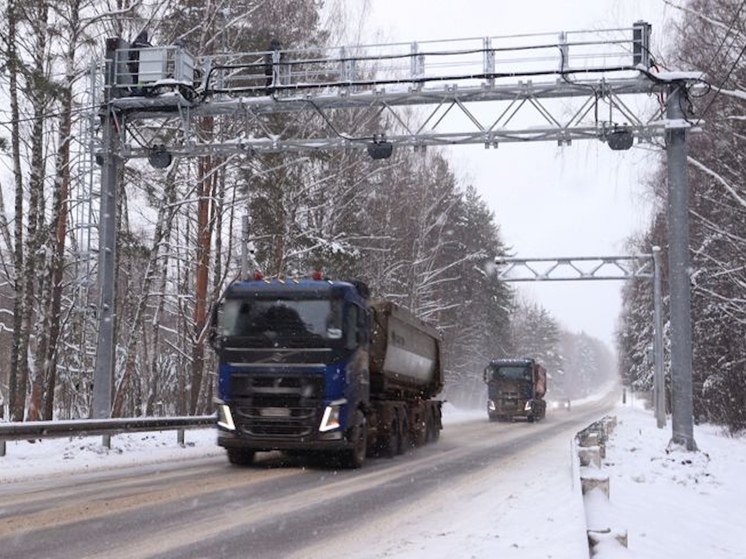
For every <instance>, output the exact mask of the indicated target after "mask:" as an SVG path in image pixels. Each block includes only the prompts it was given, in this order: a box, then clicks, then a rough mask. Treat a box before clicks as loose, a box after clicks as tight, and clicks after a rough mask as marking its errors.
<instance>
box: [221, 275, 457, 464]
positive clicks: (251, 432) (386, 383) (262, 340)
mask: <svg viewBox="0 0 746 559" xmlns="http://www.w3.org/2000/svg"><path fill="white" fill-rule="evenodd" d="M210 340H211V345H212V347H213V349H214V350H215V351H216V353H217V357H218V398H217V402H216V403H217V409H218V422H217V426H218V444H219V445H220V446H221V447H224V448H225V450H226V452H227V455H228V460H229V461H230V462H231V463H232V464H236V465H247V464H250V463H252V462H253V460H254V458H255V454H256V453H257V452H263V451H271V450H280V451H287V452H291V453H295V454H308V455H325V456H329V457H334V458H335V459H336V460H338V461H339V462H340V463H341V464H342V465H343V466H344V467H348V468H359V467H360V466H362V464H363V463H364V461H365V459H366V457H367V456H371V455H381V454H383V455H387V456H394V455H396V454H400V453H402V452H404V451H405V450H406V449H407V448H410V447H414V446H417V445H421V444H425V443H426V442H434V441H436V440H437V439H438V438H439V435H440V430H441V429H442V411H441V406H442V402H441V401H440V400H437V399H436V398H435V397H436V396H437V395H438V394H439V393H440V392H441V390H442V388H443V366H442V362H441V338H440V335H439V333H438V331H437V330H436V329H435V328H434V327H432V326H431V325H428V324H426V323H425V322H423V321H421V320H419V319H418V318H416V317H415V316H414V315H413V314H412V313H410V312H409V311H407V310H406V309H404V308H402V307H400V306H398V305H396V304H394V303H392V302H390V301H371V300H370V293H369V289H368V287H367V286H366V285H365V284H364V283H362V282H359V281H331V280H327V279H323V278H321V277H314V278H304V279H292V280H277V279H275V280H266V279H259V278H254V279H250V280H245V281H244V280H242V281H236V282H233V283H232V284H230V285H229V286H228V288H227V289H226V291H225V293H224V294H223V296H222V297H221V300H220V302H219V304H218V305H217V306H216V308H215V311H214V313H213V317H212V322H211V331H210Z"/></svg>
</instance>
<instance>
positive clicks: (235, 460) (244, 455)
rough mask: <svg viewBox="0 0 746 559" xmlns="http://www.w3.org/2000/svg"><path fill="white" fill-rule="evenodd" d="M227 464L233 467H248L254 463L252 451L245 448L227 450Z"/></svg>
mask: <svg viewBox="0 0 746 559" xmlns="http://www.w3.org/2000/svg"><path fill="white" fill-rule="evenodd" d="M225 450H226V452H227V453H228V462H230V463H231V464H233V465H234V466H249V465H251V464H252V463H253V462H254V451H253V450H251V449H246V448H227V449H225Z"/></svg>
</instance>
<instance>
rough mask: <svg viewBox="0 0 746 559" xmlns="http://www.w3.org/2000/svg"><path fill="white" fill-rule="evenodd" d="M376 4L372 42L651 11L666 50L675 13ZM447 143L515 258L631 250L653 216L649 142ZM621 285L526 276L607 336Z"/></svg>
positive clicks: (603, 7)
mask: <svg viewBox="0 0 746 559" xmlns="http://www.w3.org/2000/svg"><path fill="white" fill-rule="evenodd" d="M356 1H358V2H359V4H358V5H362V2H363V1H364V0H356ZM346 4H347V3H346ZM353 4H354V3H353ZM368 5H369V8H370V13H369V18H367V19H366V20H365V21H366V25H365V33H369V34H371V36H370V38H366V39H365V41H364V42H366V43H368V44H370V43H389V42H409V41H426V40H441V39H460V38H475V37H487V36H491V37H495V36H506V35H516V34H522V33H545V32H550V33H554V32H559V31H578V30H598V29H610V28H631V27H632V24H633V23H634V22H636V21H639V20H645V21H647V22H649V23H651V24H652V25H653V33H652V44H653V48H652V50H653V52H654V53H659V52H660V51H661V49H662V47H664V46H665V43H666V41H667V40H670V39H667V37H668V36H669V35H670V21H671V19H672V18H673V17H675V15H676V10H675V9H674V8H671V7H670V6H667V5H666V4H665V3H664V2H663V0H516V1H513V0H460V1H459V2H433V1H432V0H368ZM667 29H668V32H666V30H667ZM449 150H450V153H451V157H450V160H451V161H452V162H453V164H454V167H455V170H456V172H457V174H458V176H459V177H460V178H461V179H462V181H463V182H471V183H473V184H474V185H475V186H476V187H477V188H478V189H479V191H480V192H481V193H482V195H483V197H484V199H485V200H486V201H487V203H488V204H489V206H490V209H492V210H493V211H494V213H495V216H496V220H497V222H498V224H499V225H500V227H501V232H502V235H503V239H504V241H505V242H506V243H507V244H508V245H509V246H511V247H512V249H513V252H514V254H515V256H516V257H519V258H537V257H557V256H570V257H578V256H617V255H625V254H628V250H627V249H626V248H625V240H626V239H627V237H629V236H630V235H632V234H634V233H635V232H639V231H641V230H643V229H644V228H645V226H646V224H647V222H648V217H649V215H650V211H651V208H650V202H649V200H648V199H647V198H646V195H645V192H646V189H645V187H644V185H643V184H642V183H643V182H644V181H645V180H646V179H647V178H648V177H649V176H650V175H651V173H652V171H653V169H654V168H655V162H656V161H657V155H656V154H655V153H651V151H650V147H649V146H647V147H645V148H638V147H635V148H633V149H632V150H630V151H628V152H612V151H611V150H610V149H609V148H608V146H606V145H605V144H602V143H601V142H597V141H582V142H574V143H573V144H572V145H571V146H569V147H562V148H560V147H558V146H557V145H556V143H552V142H549V143H544V142H542V143H529V144H525V143H524V144H520V145H519V144H502V145H501V146H500V147H499V148H498V149H490V150H485V149H484V147H482V146H477V145H471V146H459V147H455V148H449ZM516 285H517V284H516ZM620 289H621V282H618V281H583V282H550V283H546V282H543V283H541V284H520V290H521V291H526V292H528V293H529V296H530V297H531V298H532V299H533V300H535V301H536V302H538V303H539V304H541V305H542V306H544V307H545V308H546V309H548V310H549V311H550V312H551V313H552V314H553V315H554V316H555V318H557V319H558V320H559V321H560V322H561V323H562V324H563V326H565V327H566V328H568V329H569V330H571V331H573V332H580V331H585V332H586V333H588V334H589V335H592V336H594V337H597V338H600V339H602V340H604V341H607V342H611V341H612V340H613V332H614V329H615V326H616V322H617V317H618V315H619V311H620V296H619V292H620Z"/></svg>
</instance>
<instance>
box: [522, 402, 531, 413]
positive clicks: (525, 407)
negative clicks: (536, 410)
mask: <svg viewBox="0 0 746 559" xmlns="http://www.w3.org/2000/svg"><path fill="white" fill-rule="evenodd" d="M523 409H524V410H525V411H531V400H527V401H526V405H525V406H523Z"/></svg>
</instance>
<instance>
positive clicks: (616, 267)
mask: <svg viewBox="0 0 746 559" xmlns="http://www.w3.org/2000/svg"><path fill="white" fill-rule="evenodd" d="M495 264H496V265H497V267H498V272H497V278H498V279H499V280H500V281H505V282H523V281H578V280H629V279H635V278H644V279H652V278H653V273H654V270H653V256H652V255H651V254H638V255H630V256H576V257H568V258H564V257H560V258H498V259H497V260H496V261H495Z"/></svg>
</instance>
